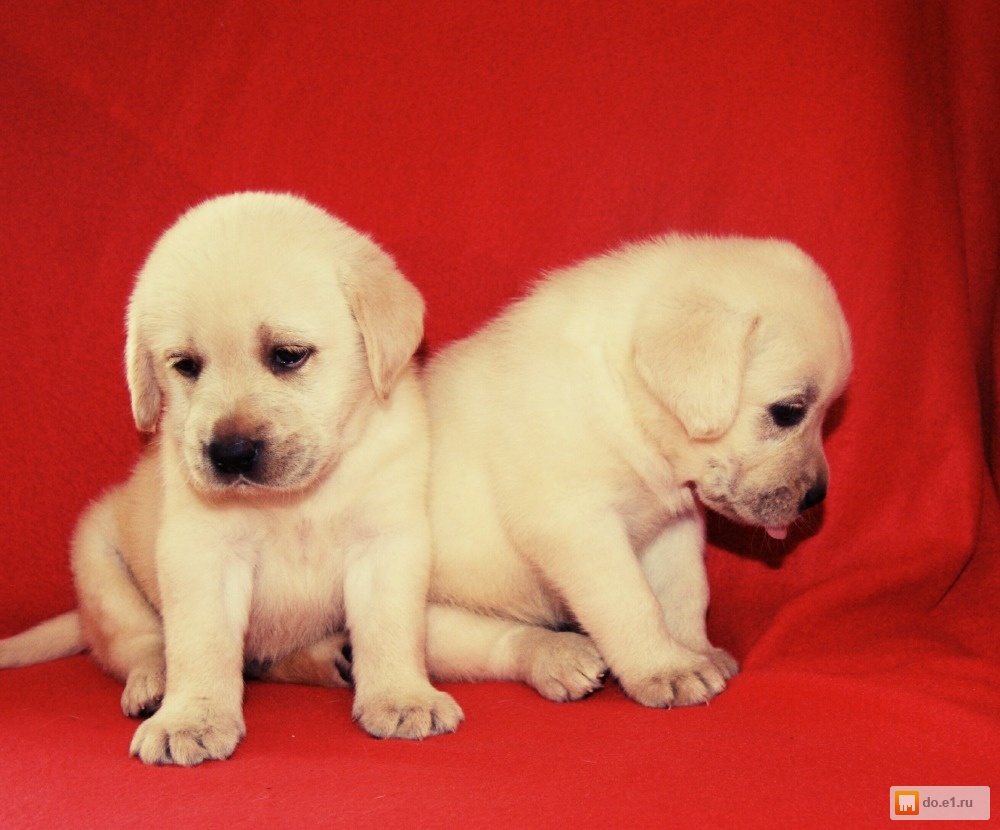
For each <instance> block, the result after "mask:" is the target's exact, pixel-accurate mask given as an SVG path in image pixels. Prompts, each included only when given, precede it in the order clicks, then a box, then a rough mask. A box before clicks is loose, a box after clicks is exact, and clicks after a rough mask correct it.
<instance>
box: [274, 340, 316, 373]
mask: <svg viewBox="0 0 1000 830" xmlns="http://www.w3.org/2000/svg"><path fill="white" fill-rule="evenodd" d="M311 354H312V349H308V348H306V347H305V346H277V347H275V348H274V349H272V350H271V354H270V357H269V360H270V362H271V371H272V372H274V373H276V374H278V373H281V372H291V371H294V370H295V369H300V368H302V366H303V365H304V364H305V362H306V361H307V360H308V359H309V356H310V355H311Z"/></svg>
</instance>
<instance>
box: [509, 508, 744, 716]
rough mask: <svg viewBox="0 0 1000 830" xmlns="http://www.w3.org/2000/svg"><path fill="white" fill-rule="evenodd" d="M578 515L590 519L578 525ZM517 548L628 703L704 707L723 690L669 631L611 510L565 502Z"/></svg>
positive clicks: (716, 676) (712, 669)
mask: <svg viewBox="0 0 1000 830" xmlns="http://www.w3.org/2000/svg"><path fill="white" fill-rule="evenodd" d="M553 504H555V502H553ZM580 516H588V517H590V520H589V521H588V522H586V523H581V522H580V521H579V517H580ZM523 542H524V544H522V545H521V549H522V550H525V551H531V552H533V553H534V554H535V555H536V556H538V557H539V558H538V562H537V564H538V565H539V567H540V568H542V569H543V571H544V573H545V575H546V577H547V578H548V579H549V580H550V581H551V582H552V583H553V585H554V586H555V587H556V589H557V590H558V591H559V592H560V593H561V594H562V596H563V597H564V598H565V599H566V601H567V603H568V605H569V607H570V608H571V609H572V610H573V613H574V614H575V615H576V617H577V619H578V620H579V622H580V624H581V626H583V629H584V630H585V631H586V632H587V633H588V634H590V636H591V637H593V639H594V642H595V643H596V644H597V648H598V649H599V650H600V652H601V654H602V655H603V657H604V659H605V660H607V662H608V665H609V666H610V667H611V671H612V672H613V673H614V674H615V676H616V677H617V678H618V681H619V682H620V683H621V685H622V688H623V689H624V690H625V692H626V693H627V694H628V695H629V696H630V697H631V698H632V699H633V700H636V701H638V702H639V703H642V704H643V705H645V706H661V707H665V706H674V705H679V706H683V705H690V704H696V703H704V702H706V701H708V700H709V699H710V698H712V697H713V696H714V695H716V694H718V693H719V692H721V691H722V690H723V689H724V688H725V685H726V683H725V677H724V676H723V673H722V672H721V671H719V669H718V668H717V667H716V666H715V665H714V663H713V662H712V660H710V659H709V658H708V657H705V656H704V655H701V654H699V653H697V652H695V651H692V650H691V649H689V648H686V647H685V646H684V645H683V644H682V643H681V642H679V641H678V640H677V639H676V638H675V637H674V636H673V635H672V634H671V633H670V630H669V629H668V628H667V624H666V621H665V620H664V617H663V611H662V609H661V607H660V604H659V602H658V600H657V598H656V596H655V595H654V594H653V591H652V590H651V588H650V585H649V582H648V581H647V580H646V575H645V574H644V573H643V571H642V568H641V567H640V565H639V562H638V560H637V558H636V556H635V553H634V552H633V550H632V547H631V544H630V542H629V538H628V534H627V533H626V531H625V528H624V526H623V524H622V521H621V519H620V517H619V516H617V515H616V514H615V513H614V512H612V511H608V510H606V509H602V508H601V506H599V505H594V504H589V503H571V502H569V501H568V500H567V501H566V502H564V503H562V504H560V505H559V507H553V508H552V509H551V510H550V511H549V521H548V524H547V527H546V528H545V535H544V537H542V536H541V535H540V534H538V533H537V532H536V534H535V538H533V539H525V540H523ZM542 556H544V559H542V558H541V557H542Z"/></svg>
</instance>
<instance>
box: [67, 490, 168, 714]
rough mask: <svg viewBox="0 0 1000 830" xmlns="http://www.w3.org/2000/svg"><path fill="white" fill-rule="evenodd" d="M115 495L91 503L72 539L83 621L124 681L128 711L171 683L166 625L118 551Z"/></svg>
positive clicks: (91, 641)
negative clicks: (165, 648) (165, 652)
mask: <svg viewBox="0 0 1000 830" xmlns="http://www.w3.org/2000/svg"><path fill="white" fill-rule="evenodd" d="M118 538H119V534H118V528H117V525H116V522H115V518H114V511H113V509H112V504H111V502H110V500H108V499H105V500H104V501H101V502H98V503H97V504H95V505H94V506H93V507H91V508H90V509H89V510H88V511H87V512H86V513H85V514H84V515H83V517H82V518H81V520H80V523H79V524H78V525H77V530H76V533H75V534H74V537H73V543H72V563H73V573H74V577H75V579H76V589H77V595H78V597H79V602H80V621H81V625H82V628H83V632H84V639H85V641H86V642H87V645H88V647H89V648H90V652H91V654H92V655H93V657H94V659H95V660H96V661H97V662H98V663H99V664H100V665H101V666H102V667H103V668H104V669H105V671H107V672H108V673H109V674H111V675H112V676H113V677H115V678H117V679H118V680H121V681H123V682H124V683H125V691H124V692H123V693H122V701H121V703H122V711H123V712H124V713H125V714H126V715H128V716H129V717H144V716H146V715H151V714H152V713H153V712H155V711H156V710H157V709H159V708H160V703H161V701H162V700H163V691H164V687H165V685H166V668H165V663H164V655H163V628H162V625H161V622H160V617H159V614H158V613H157V612H156V610H155V609H154V608H153V606H152V605H150V603H149V600H148V599H147V598H146V597H145V596H144V595H143V593H142V592H141V591H140V590H139V588H138V586H137V585H136V584H135V582H134V580H133V579H132V575H131V573H130V572H129V570H128V567H127V566H126V564H125V562H124V561H123V560H122V558H121V555H120V554H119V549H120V545H119V542H118Z"/></svg>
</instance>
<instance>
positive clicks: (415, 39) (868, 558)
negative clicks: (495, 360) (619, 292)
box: [0, 0, 1000, 828]
mask: <svg viewBox="0 0 1000 830" xmlns="http://www.w3.org/2000/svg"><path fill="white" fill-rule="evenodd" d="M998 42H1000V7H998V6H997V5H996V4H995V3H992V2H989V0H982V1H981V2H980V1H979V0H967V1H966V2H961V3H949V4H945V3H912V2H908V0H884V2H878V3H872V2H869V0H844V2H840V3H836V4H810V3H801V2H796V1H795V0H762V2H754V3H752V4H751V3H715V2H707V1H706V2H693V3H692V2H681V0H666V1H664V0H655V1H654V0H638V2H633V3H628V4H612V3H597V2H582V3H562V4H529V3H523V2H518V0H498V2H495V3H491V4H474V3H473V4H470V3H468V2H458V0H440V2H433V3H429V4H427V3H411V2H398V3H391V4H382V3H353V4H343V3H341V4H332V3H323V2H318V0H305V2H302V3H297V4H280V3H275V2H267V0H202V2H200V3H198V4H186V5H182V4H174V3H169V2H155V3H144V4H131V5H129V4H119V6H112V5H109V4H97V5H95V4H77V5H76V6H74V5H72V4H69V5H67V4H64V3H57V2H53V1H52V0H36V2H34V3H32V4H23V3H21V4H15V7H14V8H5V10H4V14H3V15H2V18H0V45H2V48H0V113H2V123H3V129H2V130H0V197H2V198H0V205H2V208H0V210H2V211H3V223H2V229H0V246H2V247H0V273H2V281H3V282H2V285H3V301H2V302H0V337H2V339H3V354H4V359H3V360H0V429H2V433H0V434H2V438H3V451H2V452H0V504H2V505H3V508H2V510H0V539H2V540H3V541H2V544H0V635H7V634H10V633H14V632H15V631H17V630H19V629H21V628H23V627H26V626H27V625H29V624H31V623H33V622H37V621H38V620H41V619H43V618H44V617H46V616H50V615H52V614H54V613H57V612H59V611H62V610H65V609H67V608H69V607H71V606H72V604H73V597H72V588H71V581H70V575H69V570H68V567H67V554H66V546H67V540H68V537H69V534H70V532H71V528H72V526H73V523H74V521H75V518H76V516H77V514H78V513H79V511H80V509H81V508H82V507H83V506H84V505H85V504H86V503H87V501H88V500H89V499H91V498H93V497H95V496H96V495H97V494H98V493H99V492H100V491H101V489H102V488H103V487H105V486H107V485H109V484H111V483H112V482H114V481H116V480H119V479H120V478H122V477H123V476H124V475H125V474H126V473H127V471H128V469H129V467H130V465H131V463H132V461H133V460H134V458H135V454H136V450H137V447H138V443H139V442H138V440H137V439H136V437H135V431H134V428H133V426H132V424H131V420H130V415H129V406H128V399H127V394H126V391H125V385H124V380H123V372H122V359H121V352H122V346H123V324H122V320H123V310H124V303H125V300H126V298H127V296H128V292H129V290H130V286H131V281H132V279H133V276H134V274H135V272H136V270H137V269H138V267H139V266H140V264H141V262H142V260H143V257H144V255H145V253H146V252H147V251H148V249H149V247H150V246H151V245H152V243H153V241H154V240H155V238H156V237H157V235H158V234H159V233H160V232H161V231H162V230H163V229H164V228H165V227H166V226H167V225H168V224H169V223H170V222H171V221H172V220H173V219H174V218H175V217H176V215H177V214H178V213H180V212H181V211H182V210H183V209H184V208H186V207H187V206H189V205H191V204H193V203H195V202H197V201H200V200H201V199H203V198H205V197H207V196H209V195H213V194H216V193H221V192H227V191H233V190H242V189H250V188H266V189H278V190H290V191H294V192H297V193H300V194H302V195H305V196H307V197H308V198H310V199H312V200H314V201H316V202H318V203H320V204H322V205H323V206H325V207H327V208H328V209H329V210H331V211H332V212H334V213H336V214H338V215H339V216H341V217H342V218H343V219H345V220H346V221H348V222H350V223H351V224H353V225H354V226H356V227H359V228H361V229H362V230H365V231H367V232H370V233H371V234H372V235H373V236H374V237H375V238H376V239H377V240H378V241H379V242H380V243H381V244H382V245H383V246H384V247H386V248H387V249H388V250H389V251H391V252H392V253H393V255H394V256H395V257H396V259H397V261H398V262H399V263H400V265H401V267H402V268H403V270H404V271H405V273H406V274H407V275H408V276H409V277H410V279H411V280H412V281H413V282H414V283H415V284H416V285H417V286H418V287H419V288H420V289H421V291H422V292H423V293H424V295H425V297H426V300H427V304H428V308H429V316H428V323H427V340H428V346H429V348H430V349H432V350H433V349H434V348H437V347H439V346H441V345H442V344H444V343H446V342H449V341H451V340H453V339H454V338H457V337H459V336H462V335H465V334H467V333H469V332H471V331H472V330H474V329H475V328H476V327H477V326H479V325H480V324H481V323H482V322H484V321H485V320H486V319H488V318H489V317H490V315H492V314H493V313H494V312H496V311H497V310H498V309H499V308H500V307H502V305H503V304H504V303H506V302H507V301H509V300H510V299H511V298H513V297H515V296H517V295H518V294H520V293H521V292H523V290H524V289H525V286H526V285H527V284H528V283H529V282H530V281H531V280H532V279H534V278H535V277H536V276H537V274H538V273H539V272H540V271H542V270H544V269H546V268H552V267H556V266H560V265H564V264H567V263H569V262H571V261H574V260H576V259H579V258H582V257H585V256H588V255H591V254H594V253H597V252H600V251H602V250H604V249H606V248H608V247H610V246H612V245H615V244H617V243H619V242H621V241H622V240H626V239H634V238H637V237H641V236H645V235H648V234H653V233H660V232H664V231H667V230H680V231H696V232H711V233H741V234H748V235H767V236H778V237H783V238H788V239H791V240H793V241H794V242H796V243H797V244H799V245H800V246H802V247H803V248H804V249H806V250H807V251H809V252H810V253H811V254H812V255H813V256H814V257H815V258H816V259H817V260H818V261H819V262H820V263H821V264H822V265H823V267H824V268H825V269H826V270H827V271H828V273H829V274H830V277H831V279H832V281H833V282H834V284H835V285H836V287H837V290H838V293H839V295H840V297H841V300H842V303H843V305H844V309H845V312H846V314H847V317H848V319H849V321H850V324H851V326H852V330H853V335H854V344H855V362H856V368H855V372H854V378H853V382H852V384H851V386H850V389H849V392H848V395H847V396H846V399H845V400H844V402H843V404H842V405H841V406H838V407H837V409H836V411H835V412H834V413H833V417H832V418H831V423H830V425H829V429H828V432H829V438H828V456H829V461H830V466H831V468H832V471H833V479H832V484H831V488H830V494H829V497H828V499H827V501H826V502H825V503H824V505H823V506H822V507H821V508H819V509H818V510H816V511H814V513H813V514H812V515H809V516H807V517H806V518H805V519H803V520H802V521H801V522H800V524H799V525H797V526H795V527H794V528H793V529H792V531H791V533H790V535H789V538H788V539H787V540H785V541H783V542H777V541H775V540H772V539H770V538H768V537H767V536H766V534H765V533H764V531H763V530H747V529H742V528H735V527H733V526H731V525H729V524H727V523H725V522H724V521H723V520H721V519H718V520H712V521H711V523H710V530H711V537H710V538H711V542H712V546H711V549H710V551H709V559H708V564H709V573H710V578H711V584H712V592H713V601H712V608H711V612H710V629H711V632H712V635H713V637H714V639H715V640H716V642H717V643H718V644H720V645H724V646H726V647H728V648H730V649H731V650H732V651H733V652H734V653H735V654H736V655H737V656H738V657H739V658H740V660H741V662H742V664H743V672H742V674H741V675H739V676H738V677H737V678H736V679H734V680H733V681H732V682H731V684H730V686H729V688H728V689H727V690H726V691H725V692H724V693H723V694H722V695H721V696H719V697H718V698H717V699H715V700H713V701H712V702H711V704H710V705H708V706H704V707H699V708H693V709H683V710H672V711H654V710H647V709H643V708H642V707H640V706H638V705H636V704H634V703H632V702H631V701H629V700H628V699H626V698H625V697H624V696H623V695H622V694H621V692H620V691H619V690H618V689H617V688H616V687H615V686H614V684H609V686H608V688H606V689H604V690H603V691H601V692H599V693H598V694H595V695H594V696H592V697H591V698H589V699H587V700H585V701H582V702H580V703H574V704H566V705H557V704H553V703H549V702H547V701H544V700H542V699H541V698H540V697H538V696H537V695H536V694H535V693H534V692H532V691H531V690H529V689H527V688H524V687H520V686H517V685H514V684H503V683H491V684H480V685H474V684H468V685H461V684H454V685H449V686H448V687H447V688H448V690H449V691H450V692H452V693H453V694H454V695H455V697H456V698H457V699H458V700H459V702H460V703H461V704H462V706H463V707H464V709H465V712H466V715H467V721H466V723H465V724H464V725H463V726H462V727H461V729H460V730H459V732H458V733H457V734H455V735H452V736H446V737H439V738H434V739H431V740H427V741H424V742H421V743H403V742H377V741H374V740H373V739H371V738H369V737H367V736H366V735H364V734H363V733H362V732H361V731H360V730H359V729H358V728H357V727H356V726H355V725H353V724H352V723H351V720H350V696H349V695H348V694H347V693H346V692H343V691H328V690H321V689H309V688H300V687H283V686H273V685H263V684H251V685H250V686H249V687H248V690H247V695H246V720H247V726H248V737H247V738H246V740H245V741H244V742H243V743H242V744H241V745H240V747H239V748H238V749H237V751H236V754H235V755H234V757H233V758H232V759H231V760H229V761H226V762H219V763H209V764H205V765H203V766H202V767H200V768H198V769H196V770H175V769H167V768H164V769H156V768H145V767H143V766H142V765H141V764H140V763H139V762H137V761H135V760H134V759H129V758H128V757H127V747H128V743H129V739H130V735H131V732H132V730H133V728H134V724H133V723H131V722H129V721H128V720H126V719H125V718H123V717H122V716H121V714H120V712H119V709H118V695H119V687H118V686H117V684H116V683H115V682H114V681H112V680H110V679H108V678H106V677H104V676H103V675H101V674H100V672H99V671H98V669H97V668H95V667H94V666H93V665H92V664H91V663H90V662H89V661H87V660H86V659H85V658H82V657H80V658H73V659H70V660H65V661H61V662H58V663H53V664H49V665H45V666H39V667H34V668H30V669H21V670H11V671H5V672H3V673H0V825H2V826H4V827H27V826H39V827H41V826H44V827H53V826H62V825H72V826H78V827H85V826H102V827H107V826H124V825H138V824H140V823H145V824H147V825H149V826H159V825H161V824H162V825H167V824H185V825H188V826H208V825H215V826H240V825H242V824H249V823H250V822H254V823H255V824H259V825H260V826H292V825H294V826H297V827H301V826H309V825H312V824H323V825H326V826H339V825H343V826H352V827H389V826H415V827H416V826H419V827H458V826H462V827H476V826H503V825H508V824H509V825H511V826H526V827H559V826H566V827H570V826H572V827H574V828H579V827H591V826H594V827H596V826H627V827H646V826H648V827H654V826H655V827H668V826H676V827H706V826H709V827H710V826H744V827H751V826H761V827H765V826H766V827H776V826H789V827H806V826H810V827H826V826H829V827H838V828H840V827H875V826H880V825H881V824H883V823H888V822H889V788H890V787H891V786H894V785H990V784H996V783H997V779H998V771H1000V763H998V758H997V751H996V747H997V745H998V739H1000V637H998V636H997V634H996V628H997V623H998V618H1000V613H998V609H997V596H998V593H1000V509H998V500H997V486H996V473H997V471H998V469H1000V431H998V412H1000V407H998V404H1000V397H998V396H1000V393H998V385H997V382H996V381H997V374H998V368H1000V339H998V336H997V321H998V309H1000V294H998V291H997V284H998V273H1000V267H998V266H1000V256H998V238H1000V235H998V216H1000V211H998V202H1000V174H998V151H997V148H998V147H1000V135H998V132H1000V128H998V124H1000V100H998V99H1000V50H998V49H997V47H996V44H997V43H998ZM43 782H44V784H43Z"/></svg>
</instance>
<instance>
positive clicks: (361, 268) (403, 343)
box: [341, 243, 424, 400]
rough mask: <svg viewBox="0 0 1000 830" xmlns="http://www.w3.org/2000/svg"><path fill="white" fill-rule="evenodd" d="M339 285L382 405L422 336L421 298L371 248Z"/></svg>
mask: <svg viewBox="0 0 1000 830" xmlns="http://www.w3.org/2000/svg"><path fill="white" fill-rule="evenodd" d="M341 281H342V284H343V287H344V292H345V294H346V295H347V302H348V304H349V305H350V307H351V311H352V312H353V313H354V319H355V320H357V322H358V328H360V329H361V336H362V338H363V339H364V341H365V351H366V353H367V355H368V371H369V372H370V373H371V378H372V384H373V385H374V387H375V391H376V392H377V393H378V396H379V397H380V398H382V400H386V399H387V398H388V397H389V393H390V392H391V391H392V387H393V384H394V383H395V382H396V377H397V376H398V375H399V373H400V371H401V370H402V368H403V367H404V366H405V365H406V364H407V362H408V361H409V359H410V358H411V357H413V353H414V352H415V351H416V350H417V347H418V346H419V345H420V341H421V339H422V338H423V336H424V300H423V297H421V295H420V292H419V291H418V290H417V289H416V288H415V287H414V286H413V284H412V283H410V282H409V281H408V280H407V279H406V277H404V276H403V275H402V274H401V273H400V272H399V270H398V269H397V268H396V264H395V263H394V262H393V261H392V258H391V257H390V256H389V255H388V254H386V253H385V252H384V251H382V250H381V249H380V248H378V247H376V246H375V245H374V243H373V244H372V246H371V249H370V250H367V251H365V253H364V254H363V255H362V256H361V257H360V258H359V261H358V262H357V264H356V265H355V267H353V268H351V269H350V271H348V272H347V273H345V274H343V275H342V280H341Z"/></svg>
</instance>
